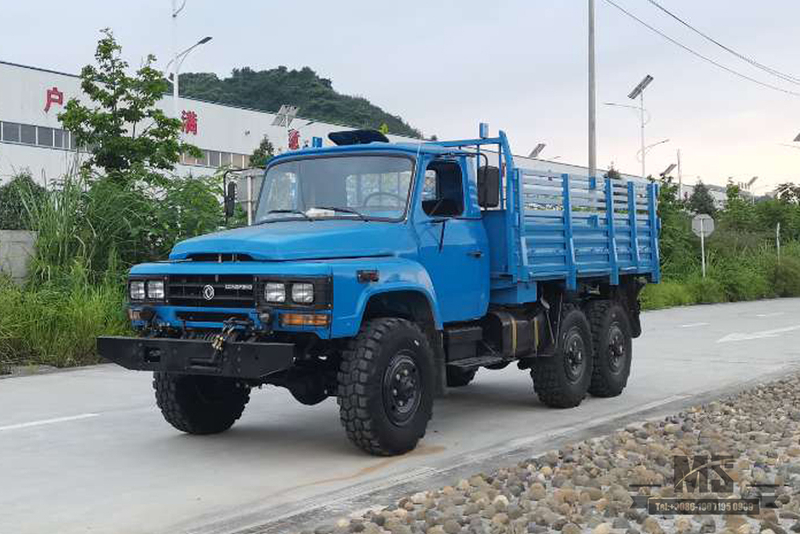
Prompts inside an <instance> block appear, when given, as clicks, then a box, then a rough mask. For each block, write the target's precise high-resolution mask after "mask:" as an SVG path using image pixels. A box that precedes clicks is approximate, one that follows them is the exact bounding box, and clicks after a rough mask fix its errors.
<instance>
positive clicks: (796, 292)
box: [768, 255, 800, 297]
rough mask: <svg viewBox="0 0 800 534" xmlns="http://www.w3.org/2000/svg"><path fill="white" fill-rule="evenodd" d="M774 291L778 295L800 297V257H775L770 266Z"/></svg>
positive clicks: (769, 271)
mask: <svg viewBox="0 0 800 534" xmlns="http://www.w3.org/2000/svg"><path fill="white" fill-rule="evenodd" d="M768 273H769V278H770V280H771V282H772V283H773V289H774V293H775V295H776V296H778V297H800V257H797V256H789V255H784V256H782V257H781V259H780V260H778V259H777V258H773V259H772V261H771V262H770V265H769V267H768Z"/></svg>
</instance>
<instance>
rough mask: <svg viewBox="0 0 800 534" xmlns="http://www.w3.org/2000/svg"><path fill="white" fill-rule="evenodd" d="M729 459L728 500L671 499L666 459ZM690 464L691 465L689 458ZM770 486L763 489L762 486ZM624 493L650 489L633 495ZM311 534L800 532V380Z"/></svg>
mask: <svg viewBox="0 0 800 534" xmlns="http://www.w3.org/2000/svg"><path fill="white" fill-rule="evenodd" d="M675 455H683V456H688V457H693V456H697V455H705V456H709V457H710V456H723V455H727V456H731V457H733V460H732V462H731V465H729V466H728V468H727V469H726V470H725V471H726V472H727V473H728V475H729V476H730V477H731V478H732V479H733V481H734V482H735V489H734V493H733V494H719V495H717V494H713V493H707V494H702V495H699V494H696V493H692V494H689V493H687V489H688V488H686V487H681V488H679V491H678V492H676V489H675V487H674V485H673V484H674V482H673V457H674V456H675ZM690 461H691V460H690ZM767 484H769V485H774V486H775V487H773V488H765V486H764V485H767ZM631 485H640V486H641V485H653V486H652V487H636V488H631ZM637 494H641V495H650V496H651V497H661V498H670V497H690V498H698V497H702V498H720V499H729V498H755V497H760V496H764V495H769V496H771V499H767V500H766V501H763V500H762V502H769V501H772V502H774V505H773V506H774V507H762V509H761V512H760V513H759V514H758V515H751V516H746V515H727V516H720V515H715V516H713V515H702V516H701V515H695V516H689V515H673V516H658V515H649V514H648V511H647V509H646V508H642V507H636V506H633V507H632V504H633V503H634V499H633V496H634V495H637ZM308 532H309V533H310V532H314V533H315V534H345V533H350V532H356V533H358V532H363V533H364V534H528V533H530V534H536V533H545V532H561V533H563V534H579V533H592V534H611V533H617V534H623V533H625V534H634V533H646V534H660V533H664V532H677V533H682V534H689V533H691V534H694V533H697V534H700V533H712V532H721V533H726V534H749V533H753V534H755V533H759V532H761V533H763V534H786V533H789V532H800V376H795V377H792V378H787V379H784V380H780V381H777V382H773V383H770V384H766V385H762V386H758V387H755V388H753V389H750V390H748V391H745V392H743V393H740V394H738V395H736V396H733V397H731V398H728V399H725V400H721V401H715V402H711V403H709V404H707V405H703V406H697V407H694V408H691V409H689V410H687V411H685V412H682V413H679V414H677V415H674V416H670V417H667V418H666V419H665V420H663V421H659V422H645V423H643V424H640V425H634V426H630V427H628V428H625V429H624V430H621V431H618V432H615V433H614V434H611V435H608V436H604V437H600V438H596V439H592V440H588V441H582V442H578V443H573V444H568V445H566V446H564V447H563V448H561V449H560V450H553V451H550V452H547V453H546V454H544V455H542V456H539V457H537V458H532V459H529V460H527V461H525V462H522V463H520V464H518V465H516V466H513V467H507V468H503V469H500V470H498V471H496V472H494V473H491V474H476V475H474V476H472V477H471V478H469V479H464V480H460V481H458V482H457V483H456V484H454V485H453V486H445V487H444V488H441V489H436V490H430V491H425V492H422V493H416V494H414V495H409V496H407V497H404V498H402V499H400V500H399V501H398V502H396V503H394V504H393V505H391V506H387V507H386V508H384V509H382V510H379V511H372V512H368V513H367V514H365V515H363V516H361V517H357V518H344V519H340V520H339V521H338V522H336V523H335V524H330V525H323V526H320V527H318V528H317V529H316V530H314V531H308Z"/></svg>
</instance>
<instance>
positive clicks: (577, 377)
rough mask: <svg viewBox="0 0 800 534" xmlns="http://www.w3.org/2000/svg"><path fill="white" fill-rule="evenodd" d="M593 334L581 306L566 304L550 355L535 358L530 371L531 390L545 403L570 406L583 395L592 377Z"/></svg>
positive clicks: (579, 400) (562, 406)
mask: <svg viewBox="0 0 800 534" xmlns="http://www.w3.org/2000/svg"><path fill="white" fill-rule="evenodd" d="M592 353H593V350H592V334H591V329H590V327H589V321H587V320H586V315H584V313H583V312H582V311H581V310H580V308H578V307H576V306H573V305H571V304H565V305H564V307H563V309H562V312H561V320H560V321H559V331H558V339H557V346H556V348H555V351H554V353H553V355H552V356H546V357H542V358H541V359H537V360H536V361H535V363H534V365H533V369H532V370H531V377H532V378H533V389H534V391H536V394H537V395H538V396H539V400H541V401H542V402H543V403H544V404H546V405H547V406H550V407H553V408H573V407H575V406H578V405H579V404H580V403H581V402H582V401H583V399H584V397H586V393H587V391H588V390H589V383H590V382H591V379H592V364H593V358H592Z"/></svg>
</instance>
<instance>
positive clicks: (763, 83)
mask: <svg viewBox="0 0 800 534" xmlns="http://www.w3.org/2000/svg"><path fill="white" fill-rule="evenodd" d="M605 1H606V2H608V3H609V4H611V5H612V6H614V7H615V8H617V9H618V10H620V11H621V12H623V13H624V14H626V15H627V16H629V17H630V18H632V19H633V20H635V21H636V22H638V23H639V24H641V25H642V26H644V27H645V28H647V29H649V30H650V31H652V32H655V33H657V34H658V35H660V36H661V37H663V38H664V39H666V40H667V41H669V42H670V43H672V44H674V45H675V46H678V47H680V48H682V49H684V50H686V51H687V52H689V53H690V54H692V55H693V56H696V57H698V58H700V59H702V60H703V61H707V62H708V63H711V64H712V65H714V66H716V67H718V68H720V69H722V70H724V71H726V72H729V73H730V74H733V75H734V76H738V77H739V78H742V79H745V80H747V81H749V82H753V83H755V84H758V85H760V86H762V87H766V88H768V89H772V90H773V91H780V92H781V93H785V94H787V95H792V96H800V93H796V92H794V91H790V90H789V89H784V88H782V87H778V86H777V85H772V84H769V83H766V82H762V81H761V80H757V79H755V78H752V77H750V76H748V75H746V74H742V73H741V72H738V71H735V70H733V69H732V68H730V67H726V66H725V65H722V64H721V63H718V62H716V61H714V60H713V59H711V58H710V57H708V56H704V55H703V54H701V53H700V52H697V51H695V50H692V49H691V48H689V47H688V46H686V45H684V44H683V43H680V42H678V41H676V40H675V39H673V38H672V37H670V36H669V35H667V34H665V33H664V32H662V31H661V30H658V29H657V28H654V27H653V26H651V25H650V24H648V23H646V22H645V21H643V20H642V19H640V18H639V17H637V16H636V15H634V14H633V13H631V12H630V11H628V10H626V9H625V8H623V7H622V6H620V5H619V4H617V3H616V2H614V1H613V0H605Z"/></svg>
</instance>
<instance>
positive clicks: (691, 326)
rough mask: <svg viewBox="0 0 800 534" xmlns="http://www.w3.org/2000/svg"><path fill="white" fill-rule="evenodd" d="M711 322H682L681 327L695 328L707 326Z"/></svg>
mask: <svg viewBox="0 0 800 534" xmlns="http://www.w3.org/2000/svg"><path fill="white" fill-rule="evenodd" d="M710 324H711V323H690V324H682V325H681V328H697V327H698V326H708V325H710Z"/></svg>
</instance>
